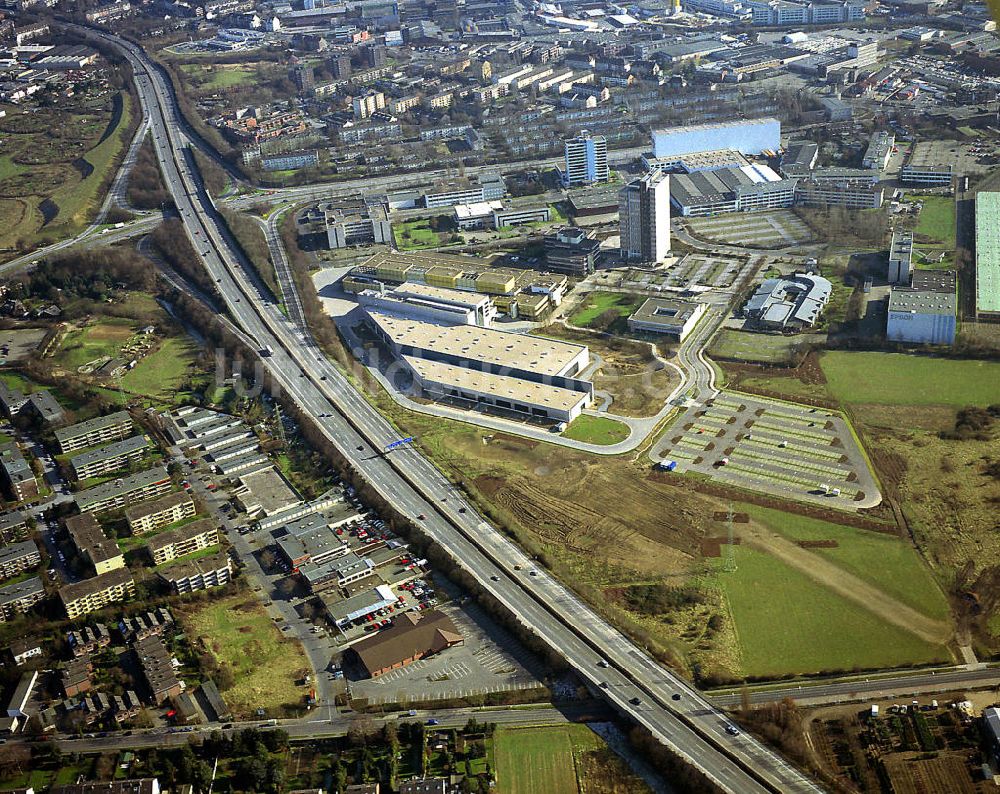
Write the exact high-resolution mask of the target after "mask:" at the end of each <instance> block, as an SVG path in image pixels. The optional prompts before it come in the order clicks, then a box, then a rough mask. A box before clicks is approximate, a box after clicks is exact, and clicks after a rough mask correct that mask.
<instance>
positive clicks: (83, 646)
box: [66, 623, 111, 657]
mask: <svg viewBox="0 0 1000 794" xmlns="http://www.w3.org/2000/svg"><path fill="white" fill-rule="evenodd" d="M66 642H67V644H68V645H69V648H70V652H71V653H72V654H73V656H74V657H76V656H89V655H90V654H92V653H94V652H95V651H97V649H98V648H106V647H107V646H108V645H110V644H111V634H110V633H109V632H108V627H107V626H105V625H104V624H103V623H95V624H94V625H93V626H84V627H83V628H81V629H74V630H73V631H71V632H69V633H68V634H67V635H66Z"/></svg>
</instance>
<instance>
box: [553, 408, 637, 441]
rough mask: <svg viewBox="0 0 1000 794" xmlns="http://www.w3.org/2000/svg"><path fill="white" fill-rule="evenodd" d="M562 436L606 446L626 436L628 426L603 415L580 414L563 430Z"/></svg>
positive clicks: (627, 435)
mask: <svg viewBox="0 0 1000 794" xmlns="http://www.w3.org/2000/svg"><path fill="white" fill-rule="evenodd" d="M562 436H563V438H570V439H572V440H574V441H585V442H586V443H588V444H600V445H602V446H608V445H610V444H617V443H618V442H619V441H624V440H625V439H626V438H628V437H629V427H628V425H625V424H622V423H621V422H618V421H616V420H614V419H608V418H607V417H604V416H591V415H590V414H581V415H580V416H578V417H577V418H576V419H574V420H573V421H572V422H571V423H570V425H569V427H567V428H566V429H565V430H564V431H563V433H562Z"/></svg>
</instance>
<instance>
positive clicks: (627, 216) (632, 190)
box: [618, 172, 670, 264]
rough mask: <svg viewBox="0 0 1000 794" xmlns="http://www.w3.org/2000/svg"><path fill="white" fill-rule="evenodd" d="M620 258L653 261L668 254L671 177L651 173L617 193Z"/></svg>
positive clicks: (652, 262) (657, 261)
mask: <svg viewBox="0 0 1000 794" xmlns="http://www.w3.org/2000/svg"><path fill="white" fill-rule="evenodd" d="M618 213H619V215H618V223H619V229H620V234H621V251H622V257H623V258H624V259H626V260H628V261H629V262H643V263H649V264H656V263H659V262H662V261H663V260H664V259H666V257H667V254H669V253H670V177H669V176H668V175H667V174H664V173H659V172H653V173H650V174H646V175H645V176H644V177H642V178H640V179H634V180H632V181H631V182H629V183H628V184H627V185H626V186H625V187H624V188H622V189H621V191H620V192H619V193H618Z"/></svg>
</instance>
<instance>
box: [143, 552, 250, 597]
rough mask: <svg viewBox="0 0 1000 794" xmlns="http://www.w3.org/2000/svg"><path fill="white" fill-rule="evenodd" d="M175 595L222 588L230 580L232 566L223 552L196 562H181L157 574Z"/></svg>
mask: <svg viewBox="0 0 1000 794" xmlns="http://www.w3.org/2000/svg"><path fill="white" fill-rule="evenodd" d="M157 573H158V575H159V577H160V578H161V579H163V581H165V582H166V583H167V584H169V585H170V587H171V589H172V590H173V591H174V592H175V593H191V592H193V591H195V590H207V589H208V588H210V587H222V586H223V585H225V584H228V583H229V581H230V580H231V579H232V573H233V566H232V562H231V561H230V559H229V555H228V554H226V553H225V552H219V553H218V554H211V555H209V556H207V557H201V558H200V559H197V560H181V561H179V562H176V563H174V564H173V565H168V566H167V567H166V568H164V569H163V570H161V571H158V572H157Z"/></svg>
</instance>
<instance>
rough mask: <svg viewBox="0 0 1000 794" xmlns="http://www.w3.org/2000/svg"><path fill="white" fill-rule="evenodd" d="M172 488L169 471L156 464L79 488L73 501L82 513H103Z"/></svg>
mask: <svg viewBox="0 0 1000 794" xmlns="http://www.w3.org/2000/svg"><path fill="white" fill-rule="evenodd" d="M172 487H173V483H172V482H171V480H170V475H169V474H167V470H166V469H165V468H164V467H163V466H154V467H153V468H152V469H147V470H146V471H141V472H138V473H137V474H131V475H129V476H128V477H123V478H121V479H119V480H114V481H112V482H106V483H102V484H101V485H96V486H94V487H93V488H88V489H87V490H86V491H80V492H79V493H77V494H76V496H75V497H74V501H75V502H76V505H77V507H78V508H79V509H80V512H81V513H88V512H89V513H100V512H104V511H106V510H116V509H118V508H122V507H128V506H130V505H133V504H135V503H136V502H141V501H143V500H145V499H152V498H153V497H154V496H159V495H160V494H164V493H167V492H168V491H170V489H171V488H172Z"/></svg>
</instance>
